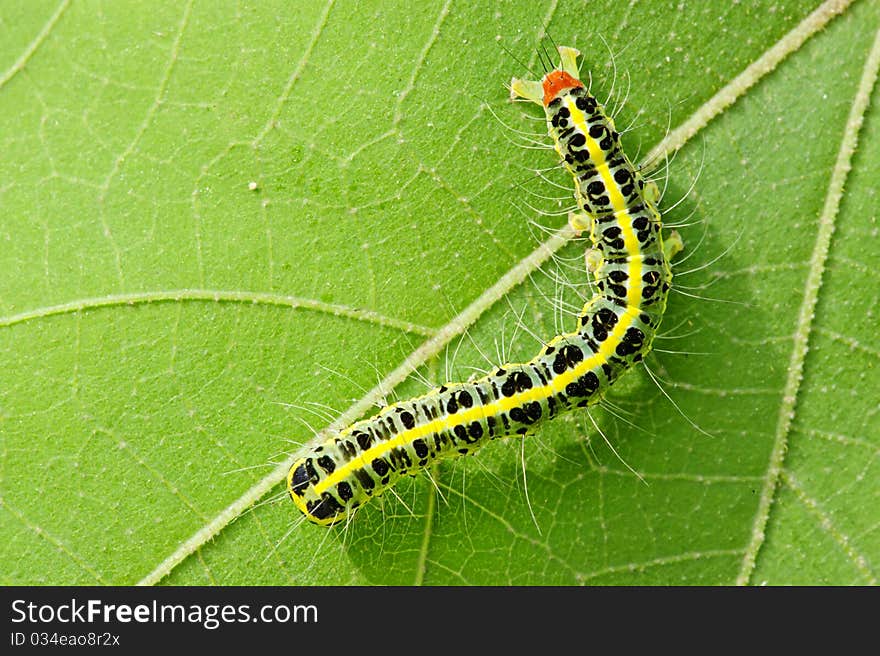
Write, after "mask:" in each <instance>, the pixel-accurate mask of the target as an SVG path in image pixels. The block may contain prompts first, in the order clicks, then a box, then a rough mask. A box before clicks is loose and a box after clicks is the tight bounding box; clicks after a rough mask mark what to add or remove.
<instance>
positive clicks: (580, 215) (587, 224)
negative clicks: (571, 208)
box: [568, 212, 595, 237]
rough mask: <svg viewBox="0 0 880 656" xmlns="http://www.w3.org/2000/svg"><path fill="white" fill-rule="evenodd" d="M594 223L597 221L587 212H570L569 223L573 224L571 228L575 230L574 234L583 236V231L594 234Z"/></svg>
mask: <svg viewBox="0 0 880 656" xmlns="http://www.w3.org/2000/svg"><path fill="white" fill-rule="evenodd" d="M594 223H595V221H594V220H593V217H592V216H590V215H589V214H587V213H586V212H569V213H568V225H570V226H571V229H572V230H574V234H576V235H577V236H578V237H580V236H581V233H582V232H588V233H590V234H593V224H594Z"/></svg>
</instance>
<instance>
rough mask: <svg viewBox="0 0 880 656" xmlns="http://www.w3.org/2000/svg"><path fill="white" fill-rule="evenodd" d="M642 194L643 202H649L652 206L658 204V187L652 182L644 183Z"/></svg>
mask: <svg viewBox="0 0 880 656" xmlns="http://www.w3.org/2000/svg"><path fill="white" fill-rule="evenodd" d="M642 193H644V194H645V200H647V201H648V202H650V203H651V204H652V205H656V204H657V203H659V202H660V187H658V186H657V183H656V182H654V181H653V180H648V181H647V182H646V183H645V188H644V190H643V191H642Z"/></svg>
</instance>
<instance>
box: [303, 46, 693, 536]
mask: <svg viewBox="0 0 880 656" xmlns="http://www.w3.org/2000/svg"><path fill="white" fill-rule="evenodd" d="M559 54H560V56H561V60H562V63H561V67H560V68H557V69H554V70H552V71H550V72H549V73H547V74H546V75H544V77H543V78H542V80H541V81H535V80H518V79H514V80H512V82H511V85H510V89H511V97H512V98H513V99H516V98H522V99H525V100H528V101H532V102H535V103H538V104H540V105H541V106H542V107H543V108H544V110H545V113H546V118H547V127H548V131H549V134H550V136H551V138H552V139H553V142H554V145H555V148H556V151H557V152H558V153H559V155H560V157H561V158H562V162H563V165H564V166H565V168H566V169H567V170H568V171H569V172H570V173H571V175H572V177H573V178H574V183H575V192H574V195H575V198H576V200H577V202H578V206H579V208H580V210H581V211H580V213H577V214H571V215H570V216H569V222H570V223H571V224H572V226H573V227H574V228H575V229H576V230H584V231H587V233H588V235H589V238H590V240H591V241H592V244H593V248H592V249H591V250H590V251H588V254H587V262H588V266H589V269H590V270H591V271H592V272H593V274H594V275H595V277H596V279H597V280H598V281H599V284H598V288H599V293H598V294H597V295H596V296H594V297H593V298H591V299H590V300H589V301H588V302H587V303H586V305H585V306H584V308H583V310H582V312H581V314H580V316H579V317H578V323H577V329H576V330H575V331H574V332H570V333H565V334H562V335H558V336H556V337H554V338H553V339H552V340H550V341H549V343H548V344H547V345H546V346H545V347H544V348H543V349H542V350H541V352H540V353H538V355H536V356H535V357H534V358H533V359H532V360H529V361H528V362H523V363H519V364H504V365H502V366H501V367H499V368H498V369H497V370H495V371H494V372H492V373H490V374H488V375H486V376H483V377H482V378H479V379H477V380H473V381H470V382H464V383H447V384H446V385H443V386H441V387H437V388H434V389H432V390H430V391H429V392H427V393H426V394H423V395H422V396H419V397H417V398H414V399H409V400H406V401H400V402H397V403H393V404H391V405H388V406H386V407H384V408H382V409H381V410H380V411H379V412H378V413H376V414H375V415H374V416H373V417H370V418H369V419H364V420H362V421H358V422H356V423H354V424H352V425H350V426H348V427H347V428H345V429H343V430H341V431H340V432H339V433H338V434H337V435H335V436H332V437H330V438H329V439H327V440H325V441H324V442H323V443H322V444H319V445H317V446H315V447H313V448H312V449H311V450H310V451H309V452H308V453H306V454H305V455H303V456H302V457H301V458H299V459H298V460H297V461H296V462H294V464H293V465H292V466H291V468H290V471H289V473H288V475H287V489H288V492H289V494H290V498H291V499H293V502H294V503H295V504H296V506H297V508H299V509H300V510H301V511H302V512H303V513H304V514H305V516H306V517H307V518H308V519H309V520H311V521H312V522H314V523H316V524H321V525H325V526H329V525H332V524H336V523H338V522H340V521H342V520H344V519H345V518H346V517H347V516H348V515H349V513H351V512H352V511H353V510H355V509H356V508H358V507H359V506H361V505H363V504H364V503H366V502H367V501H369V500H370V499H371V498H373V497H376V496H379V495H380V494H382V493H383V492H384V491H385V490H387V489H388V488H389V487H390V486H392V485H394V483H395V482H396V481H397V480H398V479H399V478H400V477H402V476H405V475H410V474H414V473H416V472H418V471H420V470H422V469H423V468H425V467H428V466H430V465H431V464H432V463H434V462H436V461H438V460H441V459H444V458H452V457H457V456H459V455H465V454H469V453H473V452H474V451H476V450H477V449H479V448H480V447H481V446H483V445H484V444H486V442H488V441H489V440H491V439H495V438H501V437H509V436H513V435H526V434H528V433H529V432H531V431H532V430H534V428H535V427H536V426H537V425H538V424H539V423H541V422H543V421H545V420H548V419H552V418H553V417H555V416H557V415H559V414H560V413H563V412H568V411H570V410H573V409H575V408H583V407H586V406H588V405H593V404H595V403H597V402H598V401H599V400H600V399H601V398H602V396H603V395H604V394H605V392H606V391H607V390H608V388H609V387H610V386H611V385H612V384H613V383H614V381H615V380H617V378H619V377H620V376H621V375H622V374H623V373H625V372H626V371H627V370H629V369H630V368H632V366H633V365H634V364H635V363H638V362H640V361H641V360H642V359H643V358H644V357H645V355H646V354H647V353H648V352H649V351H650V349H651V343H652V341H653V339H654V335H655V334H656V331H657V328H658V326H659V325H660V321H661V320H662V318H663V313H664V311H665V309H666V298H667V295H668V293H669V289H670V285H671V283H672V271H671V269H670V267H669V260H670V258H671V257H672V256H673V255H674V254H675V253H677V252H678V251H679V250H681V248H682V244H681V240H680V238H679V237H678V235H677V234H676V233H672V235H671V236H670V238H669V239H668V241H667V242H666V243H665V244H664V241H663V234H662V230H661V228H662V223H661V220H660V213H659V212H658V210H657V207H656V203H657V201H658V196H659V193H658V190H657V186H656V185H655V184H653V183H650V182H646V181H645V180H644V179H643V178H642V176H641V175H640V174H639V172H638V170H637V169H636V168H635V167H634V166H633V164H632V162H630V160H629V158H628V157H627V156H626V153H624V152H623V149H622V148H621V145H620V138H619V134H618V132H617V130H616V129H615V127H614V121H613V120H612V119H611V118H610V117H609V116H607V115H606V113H605V110H604V108H603V107H602V105H601V104H599V102H598V101H597V100H596V98H594V97H593V96H592V95H591V94H590V92H589V91H588V90H587V89H586V87H585V86H584V84H583V83H582V82H581V81H580V80H579V79H578V68H577V63H576V60H577V57H578V55H579V54H580V53H579V52H578V51H577V50H575V49H574V48H569V47H564V46H563V47H560V48H559Z"/></svg>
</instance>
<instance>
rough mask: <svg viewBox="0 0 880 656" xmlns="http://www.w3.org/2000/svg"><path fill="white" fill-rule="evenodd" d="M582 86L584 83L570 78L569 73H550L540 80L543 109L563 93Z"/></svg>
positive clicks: (554, 71)
mask: <svg viewBox="0 0 880 656" xmlns="http://www.w3.org/2000/svg"><path fill="white" fill-rule="evenodd" d="M582 86H584V83H583V82H581V81H580V80H578V79H577V78H575V77H572V76H571V74H570V73H566V72H565V71H561V70H559V69H555V70H552V71H550V72H549V73H547V75H545V76H544V79H543V80H541V87H542V88H543V90H544V97H543V99H542V100H543V102H544V107H548V106H549V105H550V103H551V102H553V99H554V98H556V96H558V95H559V94H560V93H562V92H563V91H566V90H568V89H577V88H579V87H582Z"/></svg>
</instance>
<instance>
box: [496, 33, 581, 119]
mask: <svg viewBox="0 0 880 656" xmlns="http://www.w3.org/2000/svg"><path fill="white" fill-rule="evenodd" d="M557 50H558V51H559V56H560V59H561V61H560V64H559V68H554V69H553V70H552V71H550V72H549V73H547V74H546V75H545V76H544V77H543V78H542V79H541V81H540V82H539V81H537V80H520V79H518V78H513V80H511V82H510V97H511V99H512V100H515V99H517V98H523V99H524V100H529V101H531V102H534V103H537V104H539V105H543V106H544V107H547V106H549V105H550V103H551V102H553V100H554V99H555V98H556V97H557V96H558V95H559V94H561V93H562V92H564V91H566V90H568V89H576V88H579V87H583V86H584V83H583V82H581V81H580V79H578V76H579V75H580V74H579V72H578V65H577V58H578V55H580V54H581V53H580V52H578V51H577V50H576V49H575V48H570V47H569V46H559V47H558V48H557Z"/></svg>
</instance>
